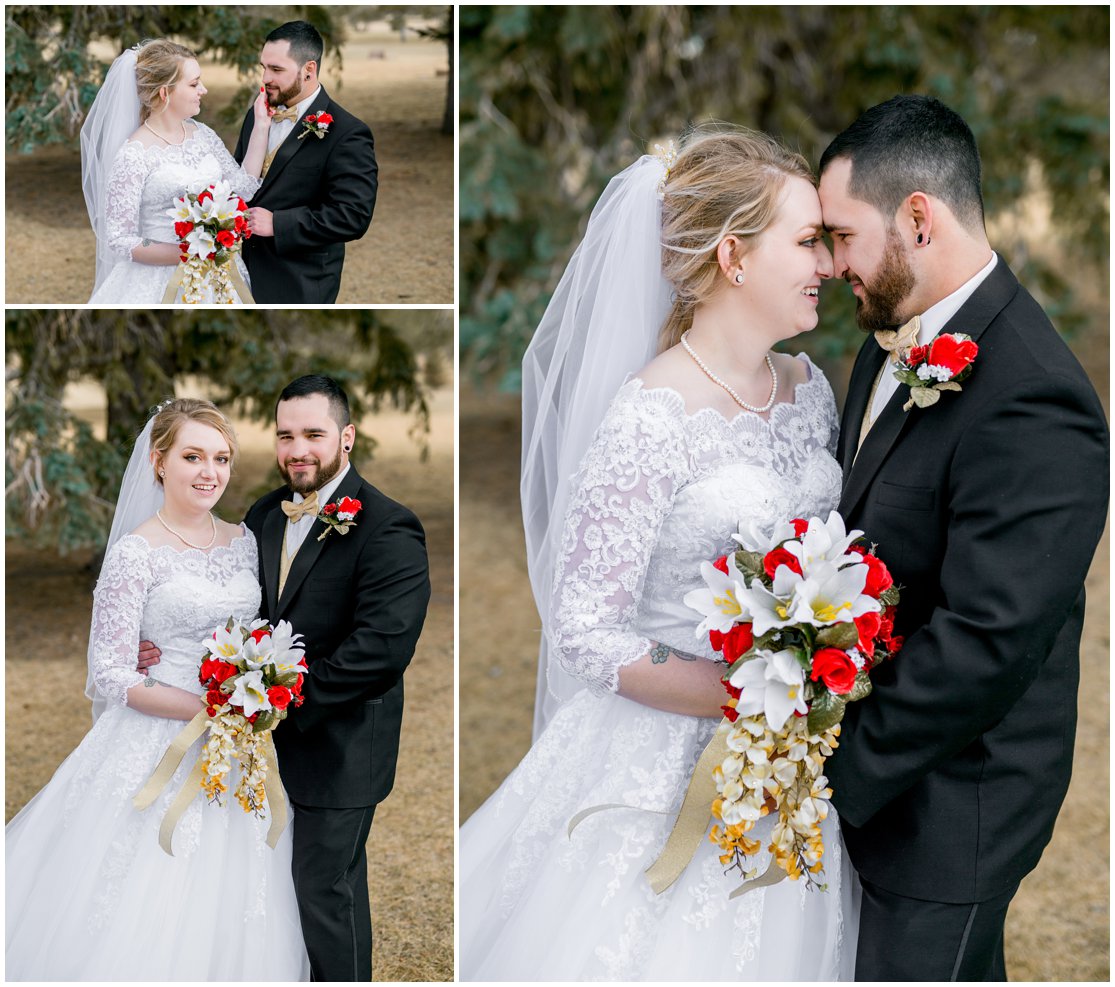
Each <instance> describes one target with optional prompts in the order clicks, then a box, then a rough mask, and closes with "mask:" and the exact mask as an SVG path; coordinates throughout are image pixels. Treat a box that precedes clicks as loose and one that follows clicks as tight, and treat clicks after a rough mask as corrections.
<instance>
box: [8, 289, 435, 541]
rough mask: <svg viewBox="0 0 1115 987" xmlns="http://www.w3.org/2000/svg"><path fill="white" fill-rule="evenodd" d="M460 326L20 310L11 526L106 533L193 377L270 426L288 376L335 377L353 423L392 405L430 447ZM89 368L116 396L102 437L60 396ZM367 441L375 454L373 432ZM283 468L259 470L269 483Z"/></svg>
mask: <svg viewBox="0 0 1115 987" xmlns="http://www.w3.org/2000/svg"><path fill="white" fill-rule="evenodd" d="M452 333H453V328H452V318H451V313H449V312H446V311H420V310H414V311H393V312H387V313H385V312H379V311H370V310H358V309H354V310H349V311H348V312H345V313H335V312H334V313H326V312H313V311H308V310H307V311H298V312H283V311H279V310H274V309H272V310H243V311H239V312H234V311H229V310H209V311H194V310H183V311H174V310H162V311H157V312H155V311H138V310H133V311H107V310H68V309H51V310H14V309H13V310H9V311H8V313H7V319H6V348H7V386H8V393H7V408H6V414H7V456H6V470H5V488H6V490H5V493H6V496H5V509H6V519H7V534H8V535H9V536H14V537H17V538H21V539H23V540H24V541H25V542H26V543H27V544H29V545H33V546H38V547H45V548H55V549H56V550H57V551H59V552H68V551H71V550H73V549H76V548H79V547H84V546H90V545H92V546H98V545H100V544H101V543H103V541H104V539H105V538H106V537H107V535H108V527H109V522H110V521H111V518H112V511H113V508H114V506H115V501H116V494H117V491H118V489H119V485H120V478H121V476H122V475H123V469H124V465H125V464H126V462H127V459H128V456H129V454H130V452H131V447H132V443H133V441H134V439H135V436H136V435H137V434H138V433H139V431H140V430H141V429H142V427H143V423H144V422H145V421H146V420H147V417H148V414H149V412H150V410H151V409H152V408H153V407H154V406H155V405H157V404H158V403H159V402H160V401H162V400H164V399H165V398H168V397H173V396H175V394H176V388H177V393H191V394H194V393H196V390H195V389H194V388H191V387H187V388H186V390H185V391H183V390H182V384H183V382H184V380H185V379H186V378H189V379H190V381H191V382H193V383H194V385H195V387H196V385H197V384H200V385H201V386H202V387H204V389H205V395H206V396H208V397H210V398H211V400H213V401H214V402H215V403H217V404H218V405H219V406H220V407H222V408H223V409H225V410H226V411H228V412H230V413H231V412H233V411H235V412H236V413H237V414H239V415H243V416H245V417H248V418H251V419H253V420H256V421H259V422H261V423H266V422H269V421H270V420H271V416H272V415H273V413H274V407H275V399H276V397H277V396H278V394H279V392H280V391H281V390H282V389H283V387H284V386H285V385H286V384H287V383H288V382H289V381H291V380H293V379H294V378H296V377H299V376H301V375H302V374H307V373H325V374H329V375H330V376H332V377H334V378H336V379H337V380H338V381H339V382H340V383H341V385H342V386H343V387H344V388H345V390H346V391H347V392H348V394H349V398H350V402H351V405H352V414H353V419H354V420H355V421H360V420H361V418H363V417H364V416H365V415H366V414H368V413H369V412H376V411H379V410H380V409H381V408H384V407H392V408H396V409H399V410H402V411H405V412H409V413H410V414H412V415H413V419H414V424H413V426H412V428H411V435H412V438H413V439H414V441H415V443H416V447H417V450H418V452H419V453H422V452H423V451H424V441H425V435H426V434H427V432H428V429H429V414H430V412H429V405H428V396H429V391H430V390H431V389H432V388H435V387H438V386H442V385H444V384H445V383H446V381H447V378H448V375H449V367H450V366H451V364H452V359H453V337H452ZM88 379H91V380H95V381H97V382H98V383H99V384H101V385H102V386H103V387H104V390H105V392H106V394H107V396H108V414H107V426H106V430H105V431H106V435H105V437H104V438H101V437H99V436H98V435H96V434H95V433H94V430H93V428H92V427H91V426H90V424H89V422H88V421H86V420H84V419H83V418H81V417H79V416H78V415H76V414H74V413H73V412H72V411H71V410H69V409H68V408H67V407H66V406H65V404H64V402H63V393H64V391H65V388H66V386H67V385H68V384H71V383H74V382H76V381H79V380H88ZM361 442H362V448H361V452H362V454H363V455H365V456H367V455H369V454H370V452H371V450H372V449H373V448H374V445H375V441H374V438H372V437H371V436H367V435H362V436H361ZM276 478H277V472H276V474H275V476H274V477H260V484H259V486H260V489H261V491H262V490H266V489H268V488H269V486H274V484H275V481H276Z"/></svg>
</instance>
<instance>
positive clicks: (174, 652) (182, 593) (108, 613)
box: [90, 529, 260, 706]
mask: <svg viewBox="0 0 1115 987" xmlns="http://www.w3.org/2000/svg"><path fill="white" fill-rule="evenodd" d="M259 604H260V589H259V577H258V555H257V550H256V542H255V537H254V536H253V535H252V533H251V532H250V531H248V530H247V529H245V533H244V535H243V536H242V537H240V538H237V539H236V540H235V541H233V542H232V543H231V544H230V545H227V546H223V547H217V548H214V549H211V550H210V551H209V552H208V553H205V552H201V551H198V550H197V549H188V550H186V551H183V552H179V551H178V550H177V549H175V548H174V547H172V546H169V545H163V546H161V547H159V548H152V547H151V546H150V545H149V544H148V543H147V541H146V540H145V539H144V538H142V537H141V536H139V535H126V536H125V537H123V538H121V539H120V540H119V541H118V542H117V543H116V544H115V545H113V546H112V548H111V549H110V550H109V552H108V555H106V556H105V561H104V565H103V567H102V568H101V577H100V579H99V580H98V581H97V588H96V590H95V591H94V593H93V623H92V630H91V631H90V634H91V637H92V642H91V647H92V649H93V650H92V655H93V659H92V665H93V681H94V682H95V683H96V686H97V692H98V693H99V694H100V695H101V696H102V697H103V698H104V699H105V700H106V701H107V702H108V703H109V705H110V706H111V705H113V704H116V705H127V691H128V689H130V688H131V687H132V686H134V685H138V684H139V683H140V682H142V681H143V676H141V675H140V674H139V673H138V672H137V671H136V657H137V646H138V644H139V642H140V641H141V640H148V641H154V642H155V644H156V645H158V647H159V649H160V650H161V651H162V657H161V658H160V660H159V664H157V665H155V666H154V667H153V668H152V669H151V678H153V679H156V680H158V681H160V682H165V683H166V684H167V685H174V686H178V687H179V688H182V689H189V690H190V691H191V692H196V693H201V691H202V688H201V686H200V684H199V683H198V680H197V672H198V667H199V666H200V665H201V658H202V653H201V647H200V642H201V641H202V640H203V638H204V636H205V635H206V634H210V633H212V631H213V629H214V628H215V627H216V626H217V625H218V624H219V623H224V622H225V621H226V620H228V618H229V617H230V616H235V617H237V618H238V619H240V620H247V619H250V618H253V617H255V616H256V614H257V613H258V612H259Z"/></svg>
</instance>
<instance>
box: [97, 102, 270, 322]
mask: <svg viewBox="0 0 1115 987" xmlns="http://www.w3.org/2000/svg"><path fill="white" fill-rule="evenodd" d="M193 125H194V127H195V128H196V130H195V131H194V133H193V134H192V135H191V136H190V137H188V138H187V139H186V140H184V141H183V142H182V143H181V144H173V145H170V146H165V147H164V146H162V145H156V146H153V147H144V146H143V145H142V144H140V143H139V142H138V141H133V140H128V141H125V142H124V145H123V146H122V147H121V148H120V150H119V151H118V152H117V154H116V158H115V159H114V161H113V164H112V170H111V171H110V173H109V177H108V183H107V186H106V188H105V225H106V230H107V234H108V236H107V239H108V246H109V247H110V249H111V250H112V252H113V254H114V255H115V256H116V257H117V258H118V263H117V264H116V265H115V266H114V267H113V268H112V270H111V271H110V272H109V274H108V277H107V278H105V280H104V282H103V283H102V284H101V285H100V287H99V288H97V290H96V291H95V292H94V293H93V297H92V298H90V299H89V301H90V302H91V303H94V304H126V305H149V304H158V303H160V302H162V300H163V295H164V294H165V293H166V288H167V285H168V284H169V283H170V277H171V274H173V273H174V271H175V270H176V267H175V266H172V265H168V264H140V263H138V262H137V261H134V260H132V254H131V252H132V248H133V247H138V246H139V245H140V243H141V242H142V241H143V240H144V239H145V238H146V239H148V240H151V241H152V242H154V243H177V242H178V238H177V237H176V236H175V235H174V220H173V219H171V217H170V216H168V215H167V210H168V209H170V208H171V207H172V206H173V205H174V200H175V198H177V197H178V196H180V195H181V194H182V193H183V192H185V191H186V187H187V186H190V187H191V188H193V187H196V186H198V185H205V184H210V183H214V182H217V181H220V180H221V179H224V180H225V181H227V182H229V184H230V185H231V186H232V188H233V190H234V191H235V192H236V193H237V194H238V195H239V196H240V197H241V198H242V199H244V201H245V202H247V201H248V200H250V199H251V197H252V196H253V195H255V193H256V192H257V191H258V190H259V186H260V185H261V184H262V182H261V180H260V179H258V178H253V177H252V176H251V175H249V174H248V173H247V172H246V171H244V169H243V168H241V167H240V166H239V165H238V164H237V163H236V161H235V159H234V158H233V157H232V155H231V154H229V152H228V148H226V147H225V145H224V143H223V142H222V141H221V139H220V137H218V136H217V135H216V133H214V132H213V130H211V129H210V128H209V127H207V126H206V125H205V124H204V123H199V122H197V121H196V120H195V121H193ZM234 262H235V264H236V266H237V269H238V270H239V271H240V275H241V276H242V277H243V278H244V282H245V284H248V270H247V268H246V267H245V266H244V262H243V259H242V258H241V257H240V255H239V254H237V255H236V257H235V261H234ZM180 300H181V289H179V291H178V294H177V295H176V298H175V301H180Z"/></svg>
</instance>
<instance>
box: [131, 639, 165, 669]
mask: <svg viewBox="0 0 1115 987" xmlns="http://www.w3.org/2000/svg"><path fill="white" fill-rule="evenodd" d="M160 655H162V652H161V651H160V650H159V649H158V648H156V647H155V645H154V644H152V643H151V642H150V641H140V642H139V660H138V661H137V662H136V671H137V672H139V674H140V675H146V674H147V669H149V668H150V667H151V666H152V665H157V664H159V656H160Z"/></svg>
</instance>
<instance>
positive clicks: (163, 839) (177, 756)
mask: <svg viewBox="0 0 1115 987" xmlns="http://www.w3.org/2000/svg"><path fill="white" fill-rule="evenodd" d="M208 730H209V714H208V713H207V712H206V711H205V710H201V712H199V713H198V714H197V715H196V716H195V717H194V718H193V719H192V720H190V722H189V723H187V724H186V726H185V727H184V728H183V729H182V731H181V733H179V734H178V736H177V737H175V738H174V740H172V741H171V743H170V746H169V747H168V748H167V749H166V751H165V752H164V753H163V756H162V758H161V759H160V761H159V763H158V764H157V765H156V766H155V770H154V771H153V772H152V773H151V777H150V778H148V779H147V783H146V784H145V785H144V786H143V788H142V789H141V790H140V792H139V794H138V795H136V796H135V798H133V799H132V804H133V805H134V806H135V807H136V808H137V809H139V810H140V811H142V810H144V809H147V808H149V807H150V806H151V805H152V804H153V803H154V801H155V799H157V798H158V797H159V795H161V794H162V792H163V790H164V789H165V788H166V787H167V785H168V784H170V780H171V778H173V777H174V772H175V771H177V770H178V767H179V765H180V764H181V763H182V758H183V757H185V756H186V751H188V750H189V749H190V745H191V744H193V742H194V741H195V740H197V739H198V738H200V737H203V736H205V734H206V732H207V731H208ZM262 743H263V751H262V756H263V757H264V758H265V759H266V760H267V761H268V764H269V766H271V767H277V766H278V759H277V758H276V756H275V741H274V739H273V738H272V736H271V732H270V731H268V732H267V733H266V734H264V736H263V738H262ZM202 763H203V762H202V758H201V757H200V756H199V757H198V759H197V761H196V762H195V763H194V766H193V769H192V770H191V771H190V773H189V775H188V776H187V778H186V780H185V782H184V783H183V784H182V787H181V789H179V791H178V794H177V795H176V796H175V797H174V801H172V802H171V803H170V806H169V807H168V808H167V810H166V815H165V816H163V821H162V824H161V825H160V826H159V846H161V847H162V848H163V850H165V851H166V852H167V854H169V855H170V856H172V857H173V856H174V850H173V849H172V848H171V841H172V840H173V838H174V830H175V828H176V827H177V826H178V822H179V820H180V819H181V818H182V814H183V813H184V812H185V811H186V808H187V806H189V804H190V803H191V802H192V801H193V800H194V798H195V797H196V796H197V795H198V794H199V793H200V792H201V781H202V777H203V768H202ZM268 775H270V772H268ZM263 791H264V795H265V797H266V799H267V805H268V806H269V807H270V810H271V825H270V826H269V827H268V829H267V845H268V846H269V847H271V849H272V850H274V849H275V846H276V844H278V842H279V837H280V836H281V835H282V832H283V830H284V829H286V823H287V803H286V796H285V795H284V793H283V786H282V785H280V784H277V783H276V782H275V780H274V778H272V777H265V778H264V782H263Z"/></svg>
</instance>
